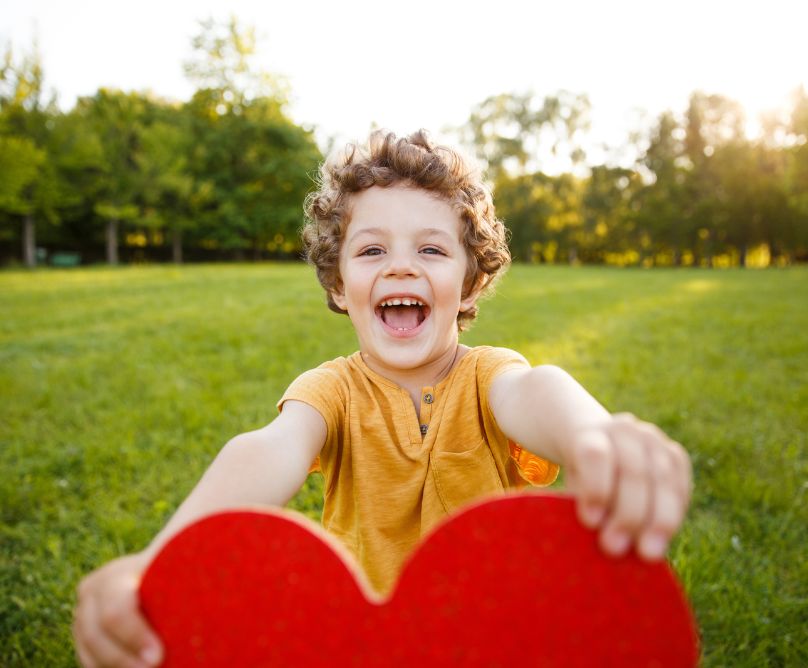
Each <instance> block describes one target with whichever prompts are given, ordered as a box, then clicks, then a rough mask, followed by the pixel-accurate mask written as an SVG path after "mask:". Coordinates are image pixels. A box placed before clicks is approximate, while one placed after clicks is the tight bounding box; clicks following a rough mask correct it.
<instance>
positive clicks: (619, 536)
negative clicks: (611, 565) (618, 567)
mask: <svg viewBox="0 0 808 668" xmlns="http://www.w3.org/2000/svg"><path fill="white" fill-rule="evenodd" d="M630 541H631V537H630V536H629V535H628V534H627V533H625V532H623V531H613V532H612V533H608V534H606V535H605V536H604V537H603V543H604V547H605V548H606V550H607V551H608V552H610V553H611V554H614V555H618V556H619V555H622V554H625V552H626V550H628V545H629V542H630Z"/></svg>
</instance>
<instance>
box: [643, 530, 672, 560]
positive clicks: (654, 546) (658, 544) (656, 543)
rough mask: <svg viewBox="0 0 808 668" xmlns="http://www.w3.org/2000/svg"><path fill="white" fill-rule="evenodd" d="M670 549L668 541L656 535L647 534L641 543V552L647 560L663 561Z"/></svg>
mask: <svg viewBox="0 0 808 668" xmlns="http://www.w3.org/2000/svg"><path fill="white" fill-rule="evenodd" d="M667 549H668V541H667V540H665V538H664V537H662V536H660V535H659V534H656V533H650V534H646V535H645V536H643V537H642V540H641V541H640V552H641V554H642V555H643V556H644V557H646V558H647V559H661V558H662V557H664V556H665V552H666V551H667Z"/></svg>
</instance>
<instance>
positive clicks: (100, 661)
mask: <svg viewBox="0 0 808 668" xmlns="http://www.w3.org/2000/svg"><path fill="white" fill-rule="evenodd" d="M85 647H86V648H87V649H88V650H89V652H90V654H92V656H93V657H94V658H95V659H96V664H95V665H97V666H115V667H116V668H147V664H146V663H144V662H143V661H142V660H140V658H138V657H137V656H136V655H133V654H132V653H131V652H129V651H128V650H127V649H126V648H125V647H122V646H121V645H119V644H118V643H116V642H115V641H114V640H113V639H112V638H110V637H109V636H107V635H104V634H101V633H96V634H92V635H91V636H89V637H87V639H86V643H85Z"/></svg>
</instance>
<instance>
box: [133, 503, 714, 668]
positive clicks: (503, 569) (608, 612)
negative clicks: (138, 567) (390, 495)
mask: <svg viewBox="0 0 808 668" xmlns="http://www.w3.org/2000/svg"><path fill="white" fill-rule="evenodd" d="M140 597H141V607H142V609H143V612H144V614H145V615H146V617H147V619H149V620H150V623H151V624H152V625H153V627H154V628H155V630H156V631H157V633H158V635H160V637H161V638H162V639H163V642H164V644H165V648H166V656H165V662H164V664H163V665H164V666H168V667H170V666H309V665H319V664H320V663H322V662H323V661H324V660H325V661H327V662H328V663H329V665H335V666H405V665H406V666H411V665H417V666H418V667H419V668H424V667H426V666H446V665H463V666H513V665H517V664H520V663H522V664H524V663H527V664H528V665H544V666H660V667H661V666H695V665H696V663H697V660H698V650H697V636H696V632H695V626H694V623H693V617H692V615H691V612H690V609H689V607H688V605H687V603H686V601H685V599H684V597H683V595H682V592H681V590H680V588H679V585H678V584H677V582H676V580H675V578H674V576H673V574H672V572H671V570H670V568H669V567H668V566H667V564H665V563H662V562H657V563H647V562H644V561H642V560H640V559H639V558H638V557H637V556H635V555H633V554H630V555H628V556H625V557H622V558H620V559H614V558H610V557H607V556H606V555H604V554H603V553H602V552H601V551H600V549H599V548H598V545H597V536H596V533H595V532H594V531H591V530H588V529H585V528H584V527H582V526H581V525H580V524H579V523H578V520H577V518H576V515H575V507H574V501H573V500H572V499H571V498H569V497H564V496H551V495H536V494H518V495H516V494H515V495H508V496H504V497H498V498H496V499H493V500H489V501H484V502H481V503H478V504H475V505H473V506H470V507H468V508H467V509H466V510H464V511H463V512H461V513H459V514H457V515H455V516H453V517H451V518H449V519H448V520H447V521H446V522H445V523H443V524H442V525H440V526H439V527H438V528H437V529H436V530H435V531H434V532H433V533H432V534H431V535H429V536H428V537H427V539H426V540H425V541H424V542H423V543H422V544H421V545H420V546H419V547H418V549H417V550H416V551H415V552H414V553H413V555H412V556H411V557H410V559H409V561H408V562H407V563H406V565H405V567H404V569H403V571H402V574H401V577H400V579H399V582H398V584H397V585H396V587H395V590H394V592H393V594H392V595H391V596H390V597H389V599H386V600H382V599H381V598H380V597H378V596H376V595H374V594H373V593H372V592H371V591H370V589H369V587H368V585H367V584H366V582H365V579H364V576H363V575H362V573H361V572H359V569H358V567H357V566H356V565H355V564H354V563H353V560H352V559H351V557H350V556H348V555H347V553H346V552H345V551H344V550H343V549H342V548H341V547H340V546H338V545H337V544H336V541H335V540H334V539H333V538H331V537H329V536H327V535H326V534H325V532H324V531H323V530H322V529H321V528H320V527H319V526H317V525H315V524H314V523H313V522H311V521H309V520H307V519H305V518H303V517H302V516H298V515H296V514H293V513H290V512H287V511H277V510H261V511H254V510H245V511H233V512H224V513H220V514H216V515H212V516H210V517H207V518H205V519H202V520H200V521H198V522H197V523H195V524H193V525H191V526H189V527H187V528H186V529H184V530H183V531H182V532H180V533H179V534H178V535H176V536H175V537H174V538H172V540H171V541H169V543H168V544H167V545H166V546H165V547H164V548H163V550H162V551H161V552H160V553H159V554H158V555H157V557H156V558H155V559H154V561H153V562H152V563H151V565H150V566H149V568H148V570H147V571H146V573H145V574H144V577H143V580H142V582H141V585H140Z"/></svg>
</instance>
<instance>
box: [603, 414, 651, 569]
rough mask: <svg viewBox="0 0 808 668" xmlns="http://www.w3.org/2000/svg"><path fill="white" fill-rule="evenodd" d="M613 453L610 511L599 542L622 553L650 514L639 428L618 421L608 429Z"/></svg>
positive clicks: (645, 459)
mask: <svg viewBox="0 0 808 668" xmlns="http://www.w3.org/2000/svg"><path fill="white" fill-rule="evenodd" d="M609 433H610V435H611V437H612V444H613V447H614V452H615V456H616V466H615V469H616V480H615V493H614V501H613V505H612V510H611V513H610V515H609V517H608V518H607V519H606V523H605V525H604V527H603V530H602V531H601V533H600V543H601V547H602V548H603V550H604V551H606V552H607V553H609V554H612V555H615V556H619V555H622V554H625V553H626V551H627V550H628V548H629V546H630V545H631V543H632V542H634V540H635V539H636V537H637V535H638V534H639V533H640V531H641V529H642V527H643V525H644V524H645V523H646V521H647V518H648V517H649V516H650V514H651V507H650V504H651V494H650V481H649V468H650V463H649V461H648V454H647V452H646V450H647V448H646V444H645V441H644V439H643V436H642V434H641V433H640V431H639V430H638V429H637V428H636V427H635V426H634V425H631V424H628V423H626V422H623V421H618V422H615V423H614V424H612V425H611V426H610V428H609Z"/></svg>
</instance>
